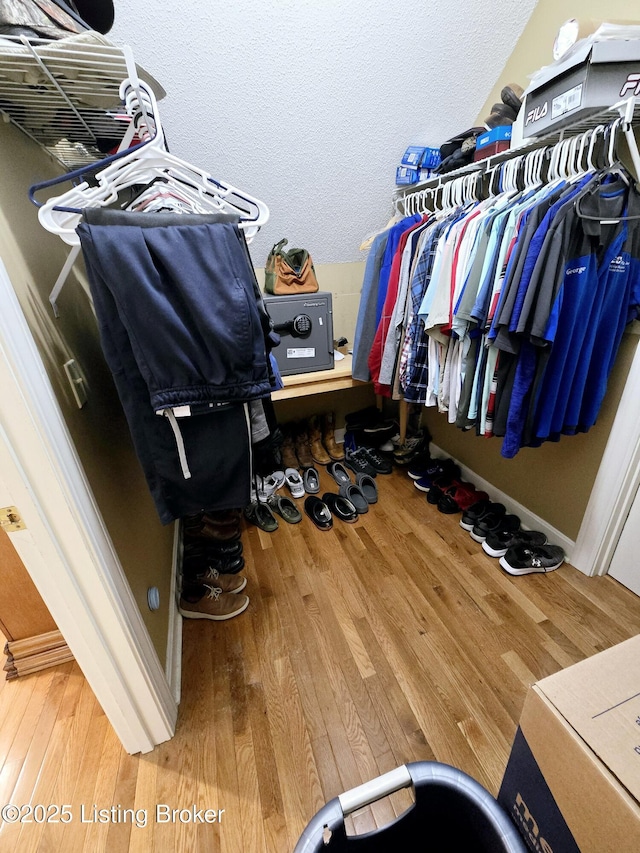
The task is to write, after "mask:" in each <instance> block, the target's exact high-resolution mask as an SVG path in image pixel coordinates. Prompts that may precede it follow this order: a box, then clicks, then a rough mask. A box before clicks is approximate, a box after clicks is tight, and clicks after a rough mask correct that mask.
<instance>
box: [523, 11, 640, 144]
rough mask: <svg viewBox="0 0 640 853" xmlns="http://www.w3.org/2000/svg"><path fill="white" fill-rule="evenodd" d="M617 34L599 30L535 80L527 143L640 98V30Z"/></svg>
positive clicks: (528, 104)
mask: <svg viewBox="0 0 640 853" xmlns="http://www.w3.org/2000/svg"><path fill="white" fill-rule="evenodd" d="M612 32H613V33H614V34H610V31H608V30H606V29H604V30H603V29H601V30H599V31H598V32H596V33H594V35H593V36H592V37H590V38H587V39H584V40H583V41H581V42H578V43H577V44H576V45H575V47H574V48H573V49H572V50H571V51H570V52H569V53H568V54H567V56H566V57H565V58H563V59H561V60H559V61H558V62H555V63H552V64H551V65H548V66H546V67H545V68H543V69H541V71H539V72H538V73H537V74H536V75H535V77H534V78H533V80H532V82H531V85H530V86H529V87H528V88H527V90H526V92H525V93H524V102H523V105H522V110H523V112H524V127H523V136H524V138H529V137H531V136H540V135H542V134H544V133H550V132H552V131H555V130H560V129H561V128H562V127H565V126H566V125H568V124H573V123H576V122H580V121H583V120H584V119H586V118H588V117H589V116H592V115H594V114H595V113H598V112H602V111H604V110H606V109H608V108H609V107H611V106H613V105H614V104H616V103H617V102H618V101H620V100H621V99H624V98H629V97H631V96H637V95H639V94H640V37H639V35H638V34H639V32H640V28H638V27H628V28H624V27H622V28H618V30H617V31H616V30H614V31H612ZM616 32H618V33H619V35H618V36H616V35H615V33H616ZM625 32H626V35H627V37H623V36H622V35H621V34H622V33H625Z"/></svg>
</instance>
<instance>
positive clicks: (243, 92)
mask: <svg viewBox="0 0 640 853" xmlns="http://www.w3.org/2000/svg"><path fill="white" fill-rule="evenodd" d="M535 5H536V0H426V2H425V0H405V2H402V3H397V4H396V3H389V2H387V0H385V2H382V0H378V1H377V2H376V0H370V2H363V0H343V2H339V0H280V2H278V1H277V0H234V2H226V3H222V2H219V0H213V2H210V3H202V2H199V0H182V2H181V3H173V4H169V3H158V2H157V0H137V2H136V3H124V2H118V0H116V2H115V9H116V20H115V25H114V27H113V29H112V30H111V32H110V33H109V38H110V39H112V40H113V41H115V42H116V43H118V44H121V43H126V44H129V45H131V47H132V48H133V52H134V55H135V58H136V60H137V62H138V63H139V64H141V65H142V66H144V67H145V68H146V69H147V70H148V71H150V72H151V73H152V74H154V75H155V76H156V77H157V79H158V80H159V81H160V82H161V83H162V84H163V85H164V87H165V89H166V90H167V93H168V94H167V97H166V98H165V99H164V100H163V101H162V102H161V104H160V111H161V117H162V121H163V125H164V128H165V131H166V134H167V139H168V142H169V146H170V149H171V151H172V152H173V153H174V154H176V155H178V156H179V157H181V158H182V159H184V160H187V161H189V162H190V163H192V164H194V165H197V166H199V167H202V168H203V169H206V170H207V171H208V172H209V173H211V174H212V175H213V176H214V177H219V178H221V179H223V180H225V181H227V182H229V183H231V184H233V185H235V186H237V187H239V188H241V189H244V190H245V191H246V192H248V193H250V194H251V195H253V196H256V197H258V198H260V199H261V200H263V201H264V202H265V203H266V204H267V205H268V206H269V209H270V214H271V215H270V219H269V222H268V223H267V225H266V226H265V227H264V228H263V229H262V231H261V232H260V233H259V234H258V235H257V236H256V237H255V238H254V240H253V242H252V244H251V254H252V256H253V260H254V263H255V264H256V266H264V263H265V260H266V256H267V254H268V252H269V249H270V247H271V246H272V245H273V243H275V242H277V241H278V240H280V239H281V238H282V237H287V238H288V239H289V242H290V244H291V245H297V246H304V247H306V248H307V249H309V251H310V252H311V254H312V256H313V258H314V261H315V262H316V263H344V262H350V261H357V260H362V259H363V253H362V252H360V250H359V246H360V244H361V242H362V240H363V238H364V237H365V236H367V235H368V234H369V233H371V232H373V231H375V230H378V229H379V228H381V227H382V226H383V225H384V224H385V223H386V222H387V220H388V219H389V216H390V215H391V212H392V207H391V198H392V194H393V190H394V182H395V167H396V164H397V163H398V162H399V160H400V158H401V156H402V154H403V152H404V150H405V148H406V147H407V146H408V145H411V144H423V145H425V144H429V145H433V146H439V145H440V143H441V142H443V141H444V140H445V139H447V138H448V137H450V136H452V135H454V134H455V133H458V132H460V131H462V130H464V129H466V128H467V127H470V126H472V125H473V123H474V121H475V119H476V116H477V115H478V112H479V110H480V108H481V107H482V105H483V104H484V101H485V99H486V97H487V94H488V93H489V91H490V90H491V89H492V87H493V86H494V84H495V82H496V80H497V79H498V78H499V76H500V72H501V70H502V68H503V66H504V64H505V62H506V60H507V58H508V57H509V55H510V54H511V51H512V49H513V46H514V45H515V43H516V41H517V39H518V36H519V35H520V33H521V32H522V30H523V28H524V26H525V24H526V22H527V20H528V18H529V16H530V14H531V12H532V10H533V8H534V6H535ZM504 82H505V83H507V82H510V81H507V80H505V81H504ZM521 82H522V81H521Z"/></svg>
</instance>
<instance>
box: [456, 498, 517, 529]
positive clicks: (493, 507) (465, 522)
mask: <svg viewBox="0 0 640 853" xmlns="http://www.w3.org/2000/svg"><path fill="white" fill-rule="evenodd" d="M490 512H494V513H495V514H496V515H506V513H507V508H506V506H505V505H504V504H501V503H494V501H487V500H483V501H480V502H479V503H477V504H474V505H473V506H470V507H469V509H467V510H465V511H464V512H463V513H462V518H461V519H460V527H462V529H463V530H469V531H471V530H473V528H474V527H475V526H476V524H478V523H479V522H480V521H482V519H483V518H484V517H485V516H486V515H487V514H488V513H490Z"/></svg>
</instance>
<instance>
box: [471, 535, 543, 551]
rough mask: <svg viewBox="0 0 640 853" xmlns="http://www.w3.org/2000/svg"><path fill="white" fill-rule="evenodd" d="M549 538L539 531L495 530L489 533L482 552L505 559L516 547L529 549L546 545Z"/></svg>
mask: <svg viewBox="0 0 640 853" xmlns="http://www.w3.org/2000/svg"><path fill="white" fill-rule="evenodd" d="M546 544H547V537H546V536H545V535H544V533H540V532H538V531H537V530H516V531H515V532H514V531H513V530H495V531H493V532H492V533H487V538H486V539H485V540H484V542H483V543H482V550H483V551H484V552H485V554H488V555H489V556H490V557H504V555H505V554H506V553H507V551H508V550H509V548H512V547H513V546H514V545H526V546H527V548H533V547H538V546H539V545H546Z"/></svg>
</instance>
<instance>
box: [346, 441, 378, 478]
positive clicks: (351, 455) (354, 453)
mask: <svg viewBox="0 0 640 853" xmlns="http://www.w3.org/2000/svg"><path fill="white" fill-rule="evenodd" d="M363 450H364V448H363V447H359V448H358V450H347V451H345V457H344V464H345V466H346V467H347V468H351V470H352V471H354V472H355V473H356V474H369V475H370V476H371V477H375V476H377V474H378V472H377V471H376V469H375V468H374V467H373V465H371V463H370V462H369V460H368V459H367V457H366V456H365V454H364V453H363V452H362V451H363Z"/></svg>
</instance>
